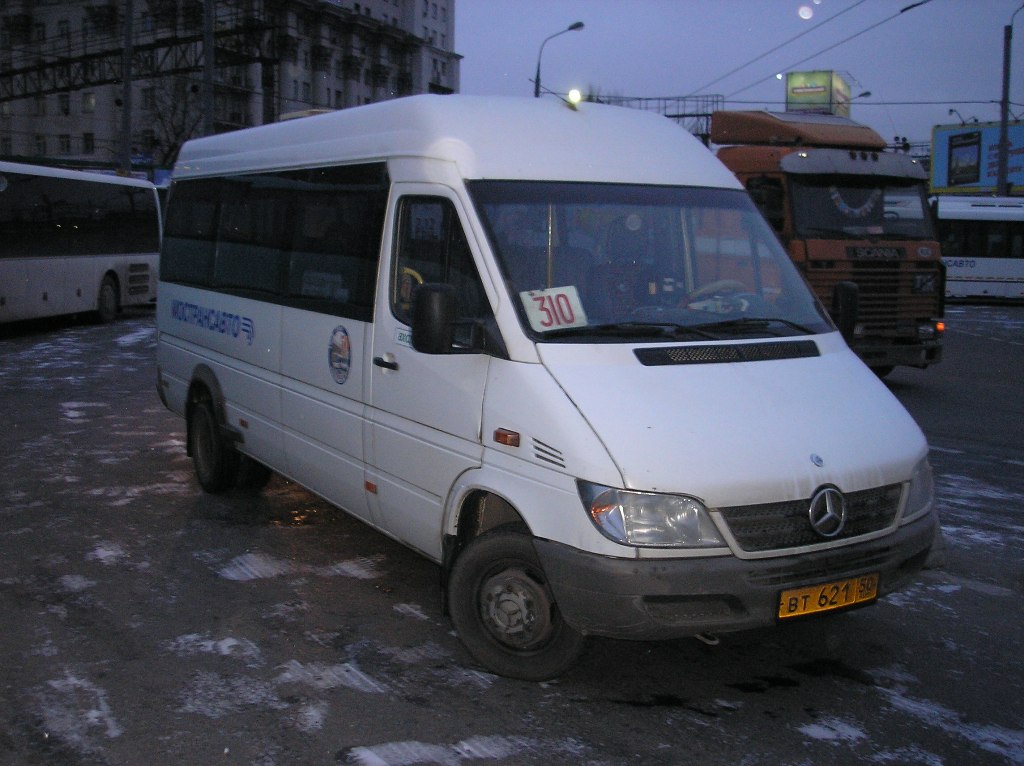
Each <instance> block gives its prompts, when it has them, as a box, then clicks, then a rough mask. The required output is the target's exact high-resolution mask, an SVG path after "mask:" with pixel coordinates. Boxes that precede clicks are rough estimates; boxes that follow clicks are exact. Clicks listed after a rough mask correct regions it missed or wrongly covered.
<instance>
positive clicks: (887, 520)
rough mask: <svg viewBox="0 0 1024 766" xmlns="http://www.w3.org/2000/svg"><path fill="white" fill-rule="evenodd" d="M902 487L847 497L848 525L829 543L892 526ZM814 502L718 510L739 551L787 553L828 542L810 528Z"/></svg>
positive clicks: (893, 486) (806, 501)
mask: <svg viewBox="0 0 1024 766" xmlns="http://www.w3.org/2000/svg"><path fill="white" fill-rule="evenodd" d="M901 493H902V485H900V484H890V485H888V486H885V487H876V488H874V489H865V490H861V491H860V492H851V493H849V494H847V495H846V524H845V525H844V527H843V529H842V531H841V532H840V533H839V534H838V535H836V536H835V537H833V538H829V540H847V539H850V538H854V537H860V536H861V535H867V534H871V533H872V532H878V531H880V530H883V529H886V528H887V527H889V526H891V525H892V524H893V523H894V522H895V521H896V514H897V513H898V512H899V507H900V495H901ZM810 505H811V499H810V498H807V499H806V500H792V501H787V502H784V503H765V504H762V505H743V506H735V507H732V508H721V509H719V510H720V512H721V514H722V516H723V517H724V518H725V521H726V523H727V524H728V525H729V531H730V532H731V533H732V536H733V537H734V538H735V539H736V542H737V543H738V544H739V546H740V548H741V549H743V550H744V551H747V552H748V553H761V552H764V551H774V550H784V549H787V548H797V547H800V546H804V545H817V544H821V543H823V542H825V540H824V539H823V538H822V537H820V536H819V535H818V533H817V532H815V531H814V529H813V528H812V527H811V523H810V520H809V518H808V513H809V510H810Z"/></svg>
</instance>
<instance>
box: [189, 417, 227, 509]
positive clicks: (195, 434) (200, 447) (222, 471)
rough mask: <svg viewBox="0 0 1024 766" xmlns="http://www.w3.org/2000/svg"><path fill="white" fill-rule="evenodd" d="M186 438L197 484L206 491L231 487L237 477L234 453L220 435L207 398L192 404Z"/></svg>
mask: <svg viewBox="0 0 1024 766" xmlns="http://www.w3.org/2000/svg"><path fill="white" fill-rule="evenodd" d="M188 439H189V452H190V453H191V454H192V463H193V465H194V466H195V469H196V478H197V479H199V485H200V486H201V487H202V488H203V489H204V490H206V491H207V492H210V493H217V492H223V491H224V490H226V489H228V488H229V487H232V486H233V485H234V484H235V481H236V479H237V478H238V452H236V451H235V448H234V446H233V445H232V444H231V443H230V442H228V440H226V439H225V438H224V437H223V435H222V434H221V432H220V426H219V425H218V423H217V418H216V416H215V415H214V414H213V407H212V406H211V405H210V402H209V401H208V400H200V401H198V402H196V403H195V404H194V405H193V406H192V411H191V412H190V413H189V418H188Z"/></svg>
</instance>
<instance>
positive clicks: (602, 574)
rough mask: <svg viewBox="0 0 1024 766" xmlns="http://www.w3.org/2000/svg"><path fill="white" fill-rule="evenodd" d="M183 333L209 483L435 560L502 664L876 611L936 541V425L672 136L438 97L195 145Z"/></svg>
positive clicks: (182, 257) (606, 111)
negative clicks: (301, 500) (278, 483)
mask: <svg viewBox="0 0 1024 766" xmlns="http://www.w3.org/2000/svg"><path fill="white" fill-rule="evenodd" d="M847 288H849V289H851V290H852V289H854V288H855V286H853V285H847ZM839 303H842V304H843V305H846V306H850V307H852V306H853V304H854V303H855V301H854V300H852V296H851V295H847V296H846V300H845V302H844V301H839ZM853 314H854V312H853V311H852V308H851V309H850V310H847V311H846V312H844V313H842V316H843V321H841V322H840V325H841V326H842V327H844V328H847V329H848V330H852V327H853V325H854V324H855V322H856V317H855V316H854V315H853ZM157 330H158V332H157V339H158V340H157V389H158V391H159V392H160V395H161V398H162V400H163V402H164V404H165V405H166V406H167V407H169V408H170V409H171V410H172V411H173V412H175V413H177V414H179V415H181V416H182V417H184V418H185V424H186V439H185V442H186V448H187V450H188V453H189V454H190V455H191V456H192V460H193V463H194V465H195V470H196V475H197V478H198V480H199V483H200V485H201V486H202V487H203V489H205V490H206V491H211V492H215V491H224V490H227V489H229V488H231V487H233V486H237V485H238V483H239V482H240V481H243V479H244V483H245V484H248V485H249V486H250V487H251V486H253V485H256V484H258V483H259V482H260V481H262V480H265V479H266V478H267V468H268V467H269V468H272V469H273V470H274V471H277V472H280V473H281V474H284V475H286V476H288V477H290V478H291V479H293V480H295V481H297V482H298V483H300V484H302V485H304V486H306V487H308V488H309V489H311V490H313V491H314V492H316V493H318V494H320V495H322V496H323V497H325V498H326V499H327V500H329V501H330V502H332V503H334V504H336V505H338V506H340V507H342V508H344V509H345V510H346V511H348V512H350V513H352V514H353V515H354V516H357V517H359V518H360V519H363V520H365V521H366V522H367V523H368V524H370V525H372V526H374V527H376V528H377V529H380V530H382V531H383V532H384V533H386V534H387V535H390V536H392V537H394V538H395V539H397V540H400V541H402V542H403V543H405V544H407V545H409V546H410V547H412V548H414V549H416V550H418V551H420V552H421V553H423V554H424V555H425V556H427V557H429V558H430V559H432V560H433V561H436V562H437V563H438V564H439V565H440V566H441V572H442V579H443V582H444V583H445V586H444V592H445V596H446V604H447V609H448V613H449V615H450V617H451V620H452V623H453V624H454V626H455V628H456V630H457V632H458V634H459V636H460V638H461V639H462V641H463V642H464V643H465V645H466V647H467V649H468V650H469V652H470V653H471V654H472V655H473V656H474V657H475V658H476V659H477V660H478V661H479V662H480V663H481V664H483V665H484V666H485V667H487V668H488V669H489V670H491V671H492V672H496V673H500V674H504V675H509V676H514V677H519V678H529V679H543V678H550V677H552V676H554V675H557V674H559V673H560V672H561V671H562V670H564V669H565V668H566V667H567V666H568V665H569V664H570V663H571V662H572V661H573V659H574V658H575V657H576V656H577V655H578V654H579V652H580V650H581V649H582V647H583V645H584V637H586V636H588V635H597V636H609V637H617V638H630V639H645V638H646V639H656V638H669V637H677V636H693V635H697V634H702V633H717V632H725V631H732V630H742V629H746V628H752V627H758V626H766V625H774V624H776V623H778V622H780V621H791V620H795V619H801V618H803V617H807V616H811V615H816V614H820V613H823V612H824V613H827V612H830V611H834V610H841V609H845V608H851V607H855V606H861V605H865V604H868V603H870V602H872V601H874V600H875V599H876V598H877V597H879V596H881V595H884V594H886V593H889V592H890V591H892V590H894V589H898V588H900V587H902V586H904V585H905V584H907V583H908V582H910V581H911V579H912V578H913V577H914V575H915V573H916V572H917V571H918V570H920V568H921V567H922V566H924V564H925V562H926V560H927V559H928V557H929V553H930V550H931V549H932V546H933V544H934V541H935V539H936V534H937V529H938V526H937V519H936V515H935V512H934V509H933V500H932V497H933V493H932V478H931V470H930V468H929V466H928V459H927V454H928V446H927V443H926V441H925V438H924V435H923V434H922V433H921V431H920V429H919V428H918V427H917V426H916V424H915V423H914V421H913V420H912V419H911V417H910V415H909V414H908V413H907V412H906V410H904V409H903V407H902V406H901V405H900V404H899V402H898V401H897V400H896V399H895V397H894V396H893V395H892V394H891V393H890V392H889V390H888V389H887V388H886V387H885V385H884V384H882V383H881V381H879V380H878V378H877V377H876V376H875V375H874V374H873V373H872V372H871V371H870V370H869V369H868V368H867V367H865V366H864V364H863V363H862V362H861V361H860V360H859V359H858V358H857V357H856V356H855V355H854V354H853V352H852V351H850V349H849V348H848V346H847V345H846V343H845V342H844V339H843V336H842V335H841V333H840V332H839V330H838V329H837V327H836V325H834V324H833V323H832V321H831V320H830V318H829V316H828V313H827V312H826V310H825V309H824V308H823V307H822V306H821V305H820V304H819V303H818V302H817V301H816V300H815V298H814V296H813V295H812V294H811V293H810V291H809V289H808V288H807V285H806V283H805V282H804V280H803V279H802V277H801V276H800V275H799V273H798V272H797V270H796V267H795V266H794V265H793V263H792V261H791V260H790V258H789V256H788V255H787V254H786V251H785V250H784V249H783V248H782V246H781V245H780V244H779V241H778V239H777V237H776V236H775V234H774V232H773V231H772V230H771V228H770V227H769V226H768V224H767V222H766V221H765V220H764V218H762V216H761V215H760V213H759V212H758V210H757V208H756V207H755V206H754V204H753V202H752V201H751V200H750V197H749V196H748V195H747V193H746V192H745V191H744V190H743V188H742V187H741V186H740V185H739V183H738V182H737V181H736V178H735V177H734V176H733V175H732V173H730V172H729V171H728V170H727V169H726V168H725V167H724V166H723V165H722V164H721V163H720V162H719V161H718V160H717V159H715V158H714V156H713V155H712V154H711V153H710V152H708V150H707V149H706V148H705V147H703V146H702V145H701V144H700V143H699V142H698V141H697V140H696V139H695V138H693V136H691V135H689V134H688V133H686V131H684V130H682V129H681V128H679V127H678V126H677V125H675V124H674V123H673V122H672V121H670V120H666V119H665V118H664V117H659V116H656V115H652V114H647V113H643V112H639V111H636V110H632V109H623V108H620V107H612V106H604V105H600V104H581V105H580V106H579V108H578V109H572V108H570V107H569V106H567V105H565V104H563V103H562V102H560V101H557V100H555V99H529V98H528V99H514V98H477V97H470V96H414V97H410V98H404V99H396V100H393V101H387V102H383V103H379V104H372V105H369V106H363V107H357V108H354V109H345V110H341V111H338V112H333V113H331V114H325V115H320V116H315V117H308V118H305V119H299V120H291V121H289V122H283V123H278V124H275V125H266V126H262V127H259V128H252V129H249V130H241V131H237V132H235V133H225V134H221V135H218V136H210V137H207V138H202V139H197V140H195V141H190V142H188V143H187V144H186V145H185V146H184V147H183V149H182V151H181V155H180V157H179V160H178V164H177V166H176V168H175V171H174V181H173V184H172V186H171V190H170V194H169V198H168V205H167V216H166V229H165V233H164V240H163V250H162V252H161V264H160V286H159V300H158V301H157ZM254 466H257V468H254ZM258 466H262V470H260V469H259V467H258Z"/></svg>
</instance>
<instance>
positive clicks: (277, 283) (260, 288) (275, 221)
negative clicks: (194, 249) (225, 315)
mask: <svg viewBox="0 0 1024 766" xmlns="http://www.w3.org/2000/svg"><path fill="white" fill-rule="evenodd" d="M262 180H263V179H261V177H259V176H255V177H253V176H249V177H245V178H229V179H225V181H224V183H223V186H222V197H221V208H220V227H219V230H218V235H217V256H216V259H215V261H214V268H213V284H214V286H216V287H223V288H235V289H237V290H241V291H250V290H251V291H256V292H262V293H269V294H271V295H273V294H276V293H279V292H280V291H281V273H282V269H283V266H284V260H285V259H284V256H285V251H286V249H287V247H288V239H289V230H288V227H289V218H290V216H289V215H288V213H289V210H288V208H289V198H288V189H287V188H276V186H275V185H274V184H270V183H261V181H262Z"/></svg>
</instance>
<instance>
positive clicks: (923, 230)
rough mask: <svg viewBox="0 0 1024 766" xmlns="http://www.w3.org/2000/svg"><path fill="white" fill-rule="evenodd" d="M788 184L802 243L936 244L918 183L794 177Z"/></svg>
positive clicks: (857, 178)
mask: <svg viewBox="0 0 1024 766" xmlns="http://www.w3.org/2000/svg"><path fill="white" fill-rule="evenodd" d="M789 183H790V186H791V189H792V192H793V194H792V196H793V223H794V227H795V231H796V235H797V236H798V237H800V238H802V239H850V238H857V239H912V240H920V239H935V234H934V231H933V229H932V221H931V216H930V214H929V212H928V208H927V206H926V203H925V198H924V187H923V185H922V184H921V183H920V182H918V181H908V182H905V183H901V182H899V181H898V180H895V179H886V178H877V177H875V178H865V177H857V176H838V177H837V176H803V175H790V176H789Z"/></svg>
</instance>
